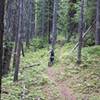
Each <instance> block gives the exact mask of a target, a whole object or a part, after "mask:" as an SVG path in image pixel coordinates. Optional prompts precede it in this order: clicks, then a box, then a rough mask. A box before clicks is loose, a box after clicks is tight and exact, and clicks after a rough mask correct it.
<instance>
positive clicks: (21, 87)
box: [1, 43, 100, 100]
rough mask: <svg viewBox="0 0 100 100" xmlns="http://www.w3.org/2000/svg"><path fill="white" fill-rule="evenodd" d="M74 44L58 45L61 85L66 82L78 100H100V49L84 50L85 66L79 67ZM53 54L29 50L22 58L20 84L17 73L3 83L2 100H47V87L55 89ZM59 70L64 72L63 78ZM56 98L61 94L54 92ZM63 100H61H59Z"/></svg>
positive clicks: (56, 60) (56, 65)
mask: <svg viewBox="0 0 100 100" xmlns="http://www.w3.org/2000/svg"><path fill="white" fill-rule="evenodd" d="M73 46H74V44H72V43H68V44H64V45H63V46H62V45H60V44H57V45H56V49H55V64H54V65H53V68H54V69H55V70H57V71H58V73H57V74H58V75H57V81H66V82H67V83H66V84H67V86H69V88H71V89H72V90H73V92H74V93H73V94H74V95H75V96H76V97H77V100H82V99H84V98H85V97H86V98H89V100H100V96H99V94H100V46H94V47H85V48H83V50H82V64H81V65H77V64H76V60H77V51H76V50H75V51H74V52H70V51H71V49H72V48H73ZM48 61H49V50H48V49H47V48H43V49H41V50H37V51H36V52H33V51H31V50H27V51H26V53H25V57H21V63H20V71H19V81H18V82H16V83H13V74H14V71H13V69H12V70H11V72H10V73H9V74H8V75H7V76H5V77H3V79H2V94H1V100H22V99H21V97H23V96H22V95H23V92H25V93H24V95H25V96H24V100H38V99H39V100H47V99H46V98H47V97H46V95H45V93H44V91H43V89H44V87H45V86H47V85H48V86H49V87H53V85H54V84H52V83H51V81H50V79H49V78H48V76H47V74H46V73H45V72H46V69H47V68H48ZM59 68H63V69H64V71H63V72H61V74H59V72H60V71H59ZM52 93H54V95H53V96H55V97H56V98H57V93H58V91H57V90H56V89H55V88H54V89H53V92H52ZM55 100H59V99H55Z"/></svg>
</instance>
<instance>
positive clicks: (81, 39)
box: [77, 0, 84, 64]
mask: <svg viewBox="0 0 100 100" xmlns="http://www.w3.org/2000/svg"><path fill="white" fill-rule="evenodd" d="M83 16H84V0H81V10H80V22H79V33H80V36H79V47H78V55H77V63H78V64H80V63H81V50H82V42H83V38H82V36H83Z"/></svg>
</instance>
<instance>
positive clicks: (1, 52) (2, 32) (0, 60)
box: [0, 0, 5, 94]
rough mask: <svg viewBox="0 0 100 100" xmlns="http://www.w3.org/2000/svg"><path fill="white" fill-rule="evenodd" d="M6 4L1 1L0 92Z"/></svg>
mask: <svg viewBox="0 0 100 100" xmlns="http://www.w3.org/2000/svg"><path fill="white" fill-rule="evenodd" d="M4 6H5V0H1V1H0V94H1V79H2V68H3V66H2V56H3V34H4Z"/></svg>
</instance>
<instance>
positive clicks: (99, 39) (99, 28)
mask: <svg viewBox="0 0 100 100" xmlns="http://www.w3.org/2000/svg"><path fill="white" fill-rule="evenodd" d="M95 44H96V45H100V0H97V13H96V37H95Z"/></svg>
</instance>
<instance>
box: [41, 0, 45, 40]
mask: <svg viewBox="0 0 100 100" xmlns="http://www.w3.org/2000/svg"><path fill="white" fill-rule="evenodd" d="M41 16H42V19H41V20H42V22H41V24H42V25H41V29H42V30H41V36H42V38H43V37H44V34H45V0H42V15H41Z"/></svg>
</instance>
